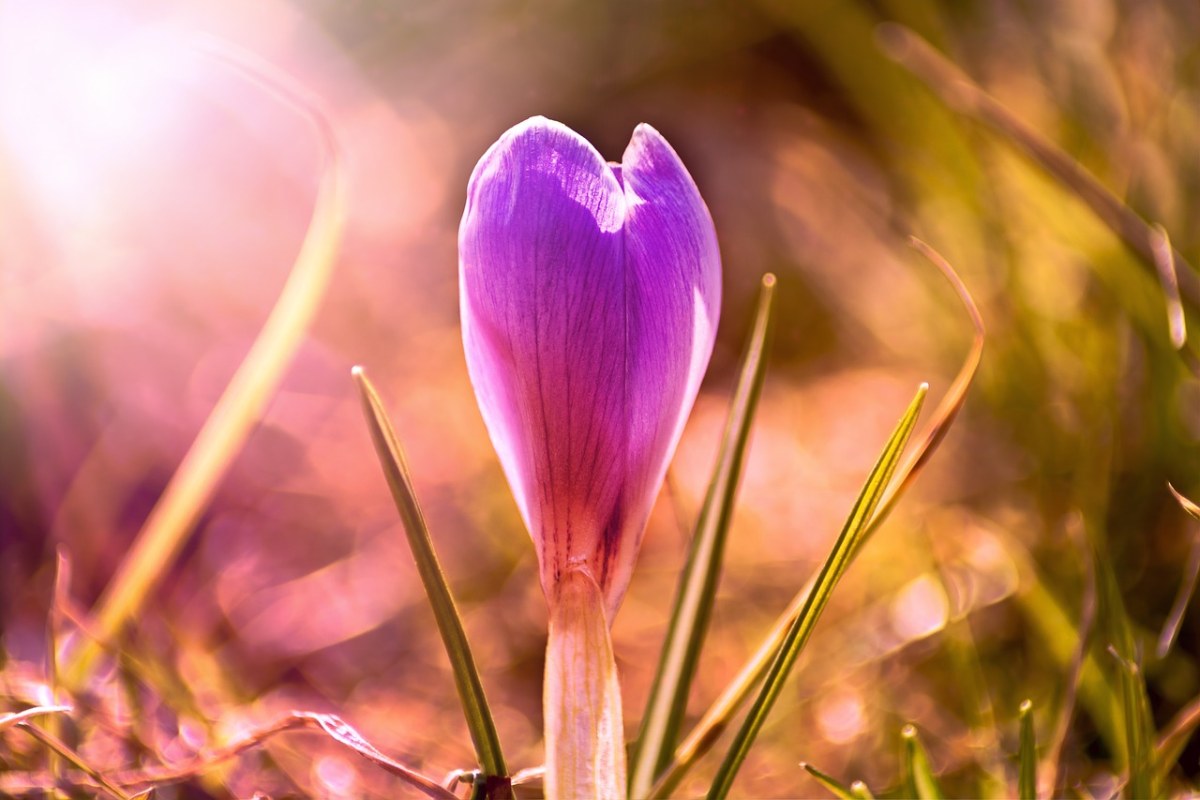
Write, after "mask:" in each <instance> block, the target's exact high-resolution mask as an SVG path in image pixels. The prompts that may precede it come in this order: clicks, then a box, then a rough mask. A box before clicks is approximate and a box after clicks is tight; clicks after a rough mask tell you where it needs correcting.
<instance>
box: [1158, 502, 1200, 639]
mask: <svg viewBox="0 0 1200 800" xmlns="http://www.w3.org/2000/svg"><path fill="white" fill-rule="evenodd" d="M1167 488H1168V489H1170V490H1171V494H1173V495H1174V496H1175V499H1176V500H1177V501H1178V502H1179V505H1180V506H1182V507H1183V510H1184V511H1186V512H1187V513H1188V514H1189V515H1190V516H1192V517H1193V518H1200V506H1197V505H1196V504H1195V503H1193V502H1192V501H1191V500H1189V499H1187V498H1186V497H1184V496H1183V495H1182V494H1180V493H1179V492H1178V491H1176V489H1175V487H1174V486H1172V485H1171V484H1169V483H1168V484H1167ZM1198 578H1200V535H1196V534H1193V535H1192V548H1191V550H1190V551H1189V552H1188V560H1187V567H1185V568H1184V572H1183V582H1182V583H1180V584H1179V591H1178V592H1177V593H1176V594H1175V601H1174V602H1173V603H1172V604H1171V611H1170V613H1168V614H1167V620H1166V622H1164V623H1163V628H1162V633H1160V634H1159V636H1158V646H1157V647H1156V648H1155V655H1157V656H1158V657H1159V658H1160V659H1162V658H1166V657H1167V653H1169V652H1170V651H1171V646H1172V645H1174V644H1175V639H1176V637H1178V636H1179V627H1180V625H1182V624H1183V615H1184V614H1186V613H1187V609H1188V606H1189V605H1191V603H1192V596H1193V595H1194V594H1195V593H1196V583H1197V579H1198Z"/></svg>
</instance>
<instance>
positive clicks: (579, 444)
mask: <svg viewBox="0 0 1200 800" xmlns="http://www.w3.org/2000/svg"><path fill="white" fill-rule="evenodd" d="M624 213H625V206H624V197H623V194H622V191H621V187H620V184H618V182H617V179H616V177H615V176H614V175H613V173H612V170H611V169H610V168H609V167H608V165H607V164H606V163H605V162H604V160H603V159H602V158H601V157H600V154H599V153H597V152H596V150H595V149H594V148H593V147H592V146H591V145H590V144H589V143H588V142H587V141H586V140H584V139H583V138H582V137H580V136H579V135H578V134H576V133H575V132H573V131H571V130H570V129H569V128H567V127H565V126H563V125H560V124H558V123H555V122H551V121H549V120H545V119H542V118H534V119H531V120H528V121H526V122H524V123H521V124H520V125H518V126H516V127H515V128H513V129H511V130H510V131H508V132H507V133H506V134H505V135H504V136H503V137H501V139H500V141H498V142H497V143H496V144H495V145H493V146H492V148H491V149H490V150H489V151H488V152H487V153H486V154H485V155H484V157H483V159H482V160H481V161H480V162H479V165H478V166H477V167H476V168H475V172H474V174H473V175H472V177H471V182H470V185H469V187H468V199H467V208H466V212H465V213H464V215H463V221H462V226H461V228H460V231H459V259H460V260H459V269H460V281H461V303H462V322H463V338H464V343H465V346H466V353H467V366H468V368H469V370H470V373H471V380H472V382H473V383H474V386H475V393H476V396H477V398H478V400H479V405H480V409H481V410H482V412H483V417H484V421H485V422H486V423H487V427H488V432H489V433H490V435H491V437H492V442H493V444H494V445H495V447H496V450H497V452H498V454H499V456H500V462H501V464H502V465H503V467H504V471H505V474H506V476H507V477H508V481H509V484H510V486H511V487H512V489H513V494H514V495H515V496H516V500H517V505H518V507H519V508H520V510H521V514H522V516H523V517H524V519H525V523H526V525H527V526H528V527H529V531H530V533H531V535H532V536H533V539H534V542H535V543H536V544H537V548H538V558H539V561H540V563H541V569H542V584H543V587H544V588H545V590H546V594H547V596H548V597H553V596H554V592H553V587H554V584H555V582H556V581H557V579H558V576H559V575H560V574H561V573H562V571H563V570H564V569H565V568H566V567H567V566H568V565H570V564H575V565H578V566H581V567H584V568H586V566H587V565H588V564H590V562H591V560H592V556H593V554H594V553H595V551H596V549H597V546H598V544H599V542H600V541H601V540H602V539H603V533H602V531H603V530H604V527H605V526H607V525H609V524H611V520H613V519H614V518H619V517H620V514H619V512H618V510H617V508H618V505H619V500H620V492H621V486H622V482H623V473H624V469H625V463H626V452H625V447H626V434H625V431H626V428H627V422H626V420H627V417H628V413H627V408H626V394H625V378H624V374H625V281H626V274H625V268H624V243H623V241H622V236H621V226H622V223H623V221H624Z"/></svg>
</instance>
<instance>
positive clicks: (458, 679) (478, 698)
mask: <svg viewBox="0 0 1200 800" xmlns="http://www.w3.org/2000/svg"><path fill="white" fill-rule="evenodd" d="M352 374H353V375H354V380H355V381H356V382H357V383H358V388H359V391H360V392H361V394H362V402H363V412H364V414H365V415H366V418H367V425H368V426H369V427H370V429H371V441H372V442H373V443H374V444H375V452H376V453H377V454H378V455H379V463H380V465H381V466H382V467H383V472H384V475H385V476H386V477H387V482H388V488H390V489H391V491H392V497H393V498H394V499H395V501H396V509H397V510H398V511H399V512H400V519H401V520H402V521H403V523H404V531H405V533H406V534H407V535H408V544H409V547H410V548H411V549H412V554H413V559H414V560H415V561H416V562H417V571H418V572H419V573H420V575H421V582H422V583H423V584H424V585H425V594H426V595H427V596H428V597H429V604H430V605H431V606H433V613H434V616H435V617H436V618H437V625H438V630H439V631H440V632H441V635H442V643H443V644H444V645H445V646H446V654H447V655H449V656H450V665H451V667H452V668H453V670H454V684H455V686H456V687H457V689H458V697H459V700H460V701H461V702H462V707H463V713H464V714H465V715H466V717H467V727H468V728H469V729H470V731H471V741H473V742H474V743H475V752H476V754H477V755H478V756H479V766H480V767H481V768H482V769H483V770H484V772H485V773H487V774H488V775H489V776H494V777H506V776H507V775H508V769H507V768H506V767H505V765H504V756H503V755H502V754H501V752H500V738H499V737H498V736H497V735H496V725H495V723H494V722H493V721H492V712H491V709H490V708H489V707H488V703H487V698H486V697H485V696H484V693H483V684H482V683H481V682H480V680H479V671H478V670H477V669H476V668H475V659H474V657H473V656H472V655H471V648H470V645H469V644H468V643H467V634H466V632H465V631H464V630H463V625H462V620H461V619H460V618H459V616H458V609H457V608H456V607H455V605H454V598H453V597H452V596H451V595H450V587H449V586H448V585H447V583H446V575H445V573H443V572H442V567H441V564H439V563H438V559H437V554H436V553H434V550H433V541H432V539H430V537H429V529H428V528H426V527H425V517H424V515H422V513H421V507H420V506H419V505H418V504H417V498H416V495H415V494H414V492H413V487H412V481H411V480H410V479H409V473H408V466H407V465H406V464H405V461H404V453H403V451H402V450H401V449H400V443H399V442H398V441H397V439H396V434H395V432H394V431H393V430H392V424H391V422H390V421H389V420H388V417H387V412H386V411H385V410H384V408H383V403H382V402H381V401H380V399H379V394H378V392H376V391H375V387H374V386H373V385H372V384H371V381H370V379H369V378H367V375H366V373H365V372H364V371H363V369H362V367H355V368H354V370H353V371H352Z"/></svg>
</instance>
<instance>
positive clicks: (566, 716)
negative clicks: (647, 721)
mask: <svg viewBox="0 0 1200 800" xmlns="http://www.w3.org/2000/svg"><path fill="white" fill-rule="evenodd" d="M550 609H551V610H550V640H549V644H548V645H547V647H546V681H545V684H544V687H545V688H544V691H545V695H544V697H543V701H544V704H545V719H546V730H545V735H546V797H550V798H560V799H561V800H568V799H569V800H575V798H579V800H584V798H587V800H593V799H594V800H624V798H625V734H624V730H623V722H622V718H621V686H620V684H619V683H618V681H617V665H616V662H615V661H614V660H613V651H612V642H611V640H610V639H609V633H608V619H607V617H606V616H605V613H604V598H603V597H602V596H601V594H600V587H598V586H597V585H596V582H595V581H593V580H592V578H591V577H590V576H589V575H588V574H587V573H585V572H579V571H571V572H568V573H566V574H565V575H564V576H563V578H562V581H561V582H560V583H559V586H558V598H557V600H556V601H555V602H552V603H551V604H550Z"/></svg>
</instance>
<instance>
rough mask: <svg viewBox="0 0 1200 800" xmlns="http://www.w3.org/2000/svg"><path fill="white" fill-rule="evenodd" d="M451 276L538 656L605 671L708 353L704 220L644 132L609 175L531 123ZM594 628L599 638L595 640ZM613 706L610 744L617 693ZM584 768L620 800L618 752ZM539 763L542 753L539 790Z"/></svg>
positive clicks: (485, 181) (475, 200) (711, 237)
mask: <svg viewBox="0 0 1200 800" xmlns="http://www.w3.org/2000/svg"><path fill="white" fill-rule="evenodd" d="M459 269H460V282H461V303H462V325H463V340H464V344H465V347H466V354H467V366H468V368H469V370H470V374H471V380H472V382H473V383H474V386H475V393H476V396H477V398H478V400H479V405H480V408H481V410H482V412H483V418H484V421H485V423H486V424H487V428H488V432H489V433H490V435H491V438H492V443H493V444H494V445H495V447H496V450H497V452H498V454H499V456H500V462H501V464H502V466H503V468H504V472H505V475H506V476H507V478H508V482H509V484H510V485H511V487H512V490H513V494H514V495H515V497H516V500H517V505H518V507H519V508H520V511H521V515H522V517H523V518H524V520H525V524H526V525H527V526H528V528H529V532H530V534H531V536H532V537H533V541H534V543H535V544H536V546H537V554H538V561H539V565H540V568H541V581H542V588H543V590H544V591H545V594H546V598H547V601H548V603H549V604H550V608H551V626H550V627H551V633H550V639H551V640H550V647H549V653H550V655H551V657H553V658H563V659H567V660H570V659H576V660H578V658H583V657H584V656H582V655H580V654H581V653H584V651H587V653H584V655H586V657H587V658H592V657H593V656H592V655H589V653H590V652H591V651H592V650H596V651H600V650H603V651H605V652H606V653H607V655H606V656H605V658H607V661H608V662H609V663H611V659H612V656H611V649H608V648H609V643H608V641H607V624H599V623H606V621H608V620H611V618H612V615H613V614H614V613H615V612H616V610H617V607H618V606H619V605H620V603H621V599H622V597H623V596H624V594H625V589H626V587H627V586H628V584H629V579H630V575H631V573H632V571H633V565H634V561H635V559H636V557H637V551H638V548H639V546H640V544H641V538H642V532H643V529H644V527H645V524H646V518H647V517H648V515H649V513H650V508H651V506H652V505H653V503H654V499H655V496H656V495H657V493H658V490H659V487H660V485H661V483H662V480H663V475H664V473H665V472H666V468H667V463H668V461H669V460H670V457H671V454H672V453H673V451H674V449H675V445H676V443H677V442H678V440H679V436H680V433H681V432H682V429H683V424H684V421H685V420H686V418H687V415H688V412H689V411H690V410H691V407H692V403H693V401H694V400H695V397H696V392H697V390H698V388H699V386H700V380H701V378H702V377H703V374H704V370H705V368H706V366H707V364H708V359H709V355H710V354H711V352H712V346H713V337H714V334H715V331H716V326H717V316H718V311H719V307H720V299H721V283H720V270H721V266H720V254H719V252H718V250H717V238H716V233H715V231H714V229H713V224H712V218H711V217H710V216H709V213H708V209H707V207H706V206H705V205H704V201H703V200H702V199H701V197H700V194H699V192H698V191H697V189H696V185H695V183H694V182H693V181H692V178H691V176H690V175H689V174H688V172H687V170H686V169H685V168H684V166H683V163H682V162H681V161H680V160H679V157H678V156H677V155H676V154H675V151H674V150H673V149H671V146H670V145H669V144H667V142H666V140H665V139H663V137H662V136H661V135H660V134H659V133H658V131H656V130H654V129H653V128H651V127H650V126H649V125H639V126H638V127H637V128H636V129H635V130H634V133H633V139H632V140H631V141H630V143H629V146H628V147H627V148H626V150H625V155H624V157H623V159H622V161H621V163H620V164H609V163H606V162H605V160H604V158H603V157H602V156H601V155H600V154H599V153H598V152H597V151H596V149H595V148H594V147H592V145H591V144H589V143H588V142H587V141H586V140H585V139H583V138H582V137H581V136H579V135H578V134H577V133H575V132H574V131H572V130H571V129H569V128H567V127H566V126H564V125H562V124H560V123H557V122H553V121H551V120H547V119H545V118H542V117H534V118H532V119H529V120H526V121H525V122H522V123H520V124H519V125H517V126H515V127H514V128H512V129H510V130H509V131H508V132H507V133H505V134H504V135H503V136H501V137H500V140H499V141H498V142H496V143H495V144H494V145H492V147H491V149H489V150H488V151H487V153H486V154H484V156H483V158H482V159H481V160H480V161H479V164H478V165H477V166H476V167H475V171H474V173H473V174H472V175H471V181H470V184H469V186H468V189H467V207H466V211H465V212H464V214H463V219H462V226H461V228H460V230H459ZM564 597H569V598H571V600H570V601H569V605H570V606H571V608H569V609H568V608H565V607H562V606H563V604H564V603H568V601H565V600H563V602H562V603H560V600H562V598H564ZM592 606H594V608H592ZM598 621H599V623H598ZM598 630H600V631H602V632H603V636H602V637H601V638H603V639H604V642H603V643H601V644H600V645H595V641H596V637H597V635H598V634H597V631H598ZM571 637H574V638H573V639H572V638H571ZM588 643H591V644H588ZM593 645H595V646H593ZM573 648H574V649H573ZM580 648H583V649H582V650H581V649H580ZM564 653H567V654H570V653H575V655H562V654H564ZM556 654H557V655H556ZM596 658H599V656H596ZM601 660H603V659H601ZM600 667H602V668H603V669H602V672H603V674H600V675H599V677H597V674H593V676H592V677H593V678H594V679H595V680H598V681H600V682H602V683H603V682H604V681H608V682H609V684H611V687H615V686H616V682H615V668H613V669H607V667H604V665H603V664H601V665H600ZM605 670H607V671H605ZM583 671H584V672H587V670H583ZM568 672H570V670H568ZM577 672H578V670H577ZM571 674H575V673H571ZM556 675H557V676H558V677H554V676H556ZM572 680H574V678H571V677H570V675H567V674H566V673H561V674H560V673H558V672H556V671H555V669H554V666H553V665H551V664H548V667H547V732H546V737H547V748H548V751H550V750H552V749H553V748H556V747H559V746H560V745H561V744H562V742H563V737H566V738H570V735H569V734H567V733H564V732H563V731H562V730H556V729H555V727H554V726H555V725H559V724H562V723H564V717H563V714H566V717H568V718H571V719H570V720H568V721H567V722H566V724H576V723H578V721H579V719H583V718H585V717H587V713H586V712H585V711H582V710H580V709H573V710H571V712H570V713H567V712H565V711H562V709H561V708H560V709H559V710H558V711H556V710H555V708H554V707H555V706H557V704H558V700H557V699H556V698H552V697H551V695H552V694H554V695H555V696H556V697H557V695H558V694H560V693H561V692H566V693H567V694H569V695H577V694H578V692H577V691H576V690H580V691H582V689H583V688H584V687H570V686H566V687H564V686H558V687H557V688H555V689H554V690H553V692H552V688H551V683H552V682H553V681H560V682H566V683H570V682H571V681H572ZM611 687H610V688H611ZM610 699H611V698H610ZM566 701H570V698H566ZM616 702H617V706H616V715H617V716H616V720H615V729H616V731H617V733H616V736H617V738H618V739H619V738H620V728H621V724H620V707H619V691H618V692H617V698H616ZM600 705H603V703H601V704H600ZM560 711H562V713H561V714H560V713H559V712H560ZM593 711H594V712H595V713H594V714H593V717H594V719H592V720H591V722H592V723H594V724H595V725H597V726H600V727H604V728H606V729H611V728H612V727H613V725H614V720H613V719H612V712H613V709H612V708H611V707H605V708H600V707H599V706H597V707H596V708H595V709H593ZM555 714H559V716H558V717H555V718H554V719H552V716H553V715H555ZM580 724H582V723H580ZM590 735H591V734H590V733H588V732H586V731H585V732H584V733H583V735H582V739H587V738H588V736H590ZM562 746H564V747H568V748H570V747H573V746H572V745H569V743H568V744H566V745H562ZM582 746H583V745H581V747H582ZM584 749H586V748H584ZM590 757H591V758H592V767H594V768H596V769H600V770H608V771H614V770H616V769H618V768H619V772H620V781H619V782H620V783H621V784H622V785H621V787H620V792H619V794H623V792H624V786H623V783H624V755H623V752H620V753H616V751H615V750H614V751H613V752H610V753H609V754H608V756H597V755H596V754H595V753H592V754H591V756H590ZM606 759H607V760H606ZM614 759H615V760H616V761H619V762H620V763H619V764H614V763H612V762H613V760H614ZM554 760H555V759H554V757H553V754H552V753H550V752H548V759H547V761H548V781H551V782H552V783H553V781H554V780H555V777H554V773H555V766H554V764H553V762H554ZM592 767H580V769H583V770H584V771H585V772H586V771H588V770H589V769H592ZM580 780H582V781H583V783H581V784H572V785H571V786H570V787H568V786H567V785H566V784H563V783H560V784H558V787H557V790H558V792H559V793H560V794H562V795H563V796H567V795H568V794H572V793H573V792H580V791H584V784H586V782H587V780H588V776H586V775H585V776H583V778H580ZM613 783H614V785H615V783H616V781H615V780H614V781H613ZM587 791H588V792H590V791H591V790H590V789H588V790H587ZM597 791H599V794H598V795H597V796H608V794H606V793H605V792H604V791H600V790H597Z"/></svg>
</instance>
